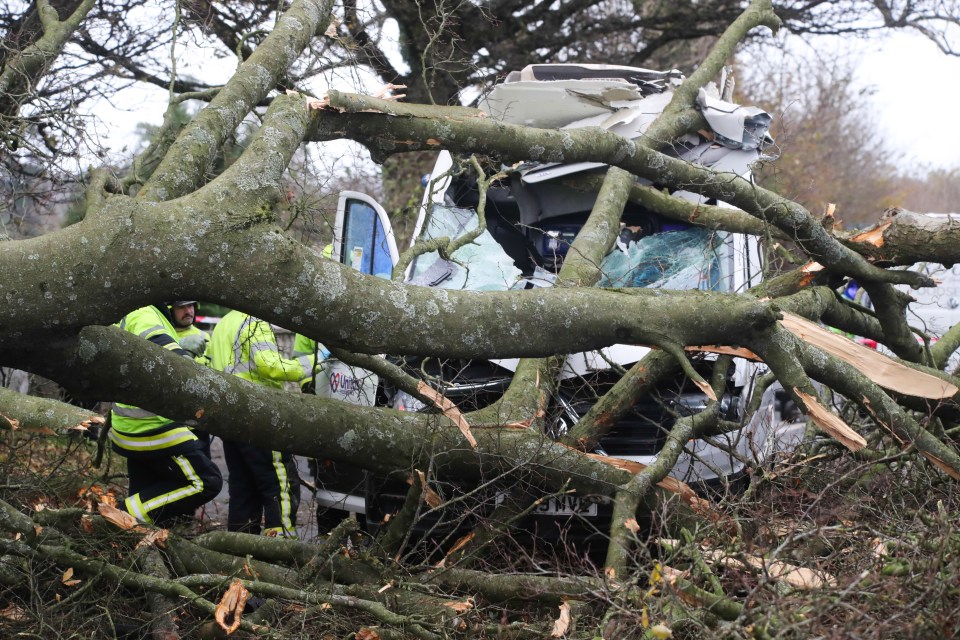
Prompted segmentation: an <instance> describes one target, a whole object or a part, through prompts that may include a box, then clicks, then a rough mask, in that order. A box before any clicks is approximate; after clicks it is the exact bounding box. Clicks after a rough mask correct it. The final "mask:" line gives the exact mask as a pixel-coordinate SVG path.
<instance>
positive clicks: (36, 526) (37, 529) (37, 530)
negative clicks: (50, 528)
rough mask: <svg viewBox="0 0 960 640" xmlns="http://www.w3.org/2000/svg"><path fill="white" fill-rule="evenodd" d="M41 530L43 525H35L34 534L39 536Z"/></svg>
mask: <svg viewBox="0 0 960 640" xmlns="http://www.w3.org/2000/svg"><path fill="white" fill-rule="evenodd" d="M41 531H43V527H41V526H40V525H38V524H35V525H33V535H35V536H39V535H40V532H41Z"/></svg>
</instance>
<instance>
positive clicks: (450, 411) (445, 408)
mask: <svg viewBox="0 0 960 640" xmlns="http://www.w3.org/2000/svg"><path fill="white" fill-rule="evenodd" d="M417 391H418V392H419V393H420V395H422V396H423V397H425V398H429V399H430V400H431V401H432V402H433V404H434V406H436V407H437V408H438V409H440V410H441V411H442V412H443V415H445V416H447V417H448V418H450V419H451V420H452V421H453V423H454V424H455V425H457V428H459V429H460V433H462V434H463V437H465V438H466V439H467V442H469V443H470V446H471V447H473V448H474V449H476V448H477V440H476V438H474V437H473V434H472V433H470V425H469V424H467V420H466V418H464V417H463V414H462V413H460V409H458V408H457V405H455V404H453V402H451V401H450V399H449V398H446V397H444V396H442V395H440V394H439V393H438V392H437V391H436V389H434V388H433V387H431V386H430V385H428V384H427V383H426V382H424V381H423V380H421V381H420V382H418V383H417Z"/></svg>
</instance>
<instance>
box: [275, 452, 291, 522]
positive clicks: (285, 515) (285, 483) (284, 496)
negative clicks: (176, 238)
mask: <svg viewBox="0 0 960 640" xmlns="http://www.w3.org/2000/svg"><path fill="white" fill-rule="evenodd" d="M273 468H274V469H276V470H277V479H278V480H279V481H280V524H281V526H283V532H284V535H285V536H287V537H290V538H296V537H297V530H296V529H295V528H294V526H293V519H292V518H291V517H290V479H289V478H288V477H287V465H285V464H284V463H283V459H282V457H281V455H280V452H279V451H274V452H273Z"/></svg>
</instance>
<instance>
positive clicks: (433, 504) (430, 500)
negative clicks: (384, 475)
mask: <svg viewBox="0 0 960 640" xmlns="http://www.w3.org/2000/svg"><path fill="white" fill-rule="evenodd" d="M414 473H416V474H417V478H419V480H420V486H421V487H422V488H423V501H424V502H425V503H426V504H427V506H428V507H430V508H431V509H436V508H437V507H439V506H440V505H441V504H442V503H443V500H441V499H440V494H438V493H437V492H436V491H434V490H433V489H431V488H430V485H428V484H427V475H426V474H425V473H424V472H423V471H420V469H414ZM407 484H409V485H412V484H413V476H412V475H409V476H407Z"/></svg>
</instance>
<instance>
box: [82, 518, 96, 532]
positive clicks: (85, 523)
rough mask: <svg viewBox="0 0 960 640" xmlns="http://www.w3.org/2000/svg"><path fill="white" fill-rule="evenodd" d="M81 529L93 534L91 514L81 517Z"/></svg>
mask: <svg viewBox="0 0 960 640" xmlns="http://www.w3.org/2000/svg"><path fill="white" fill-rule="evenodd" d="M80 530H81V531H83V532H84V533H88V534H92V533H93V531H94V529H93V518H91V517H90V516H82V517H81V518H80Z"/></svg>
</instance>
